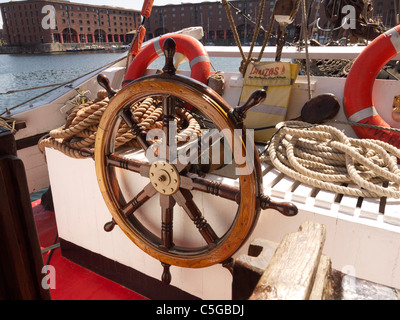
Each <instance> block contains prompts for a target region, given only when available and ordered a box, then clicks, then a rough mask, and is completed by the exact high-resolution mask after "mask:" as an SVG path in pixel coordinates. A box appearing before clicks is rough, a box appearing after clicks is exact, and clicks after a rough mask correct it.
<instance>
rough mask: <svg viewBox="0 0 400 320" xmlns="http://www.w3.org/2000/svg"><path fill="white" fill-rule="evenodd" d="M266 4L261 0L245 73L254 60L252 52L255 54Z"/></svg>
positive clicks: (245, 64)
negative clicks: (254, 50)
mask: <svg viewBox="0 0 400 320" xmlns="http://www.w3.org/2000/svg"><path fill="white" fill-rule="evenodd" d="M264 6H265V0H261V4H260V12H259V14H258V20H257V26H256V28H255V29H254V35H253V41H252V43H251V47H250V51H249V54H248V57H247V60H246V62H245V63H244V68H243V70H244V73H246V70H247V67H248V65H249V63H250V61H251V60H252V57H251V56H252V54H253V49H254V45H255V44H256V42H257V38H258V35H259V33H260V29H261V21H262V17H263V14H264Z"/></svg>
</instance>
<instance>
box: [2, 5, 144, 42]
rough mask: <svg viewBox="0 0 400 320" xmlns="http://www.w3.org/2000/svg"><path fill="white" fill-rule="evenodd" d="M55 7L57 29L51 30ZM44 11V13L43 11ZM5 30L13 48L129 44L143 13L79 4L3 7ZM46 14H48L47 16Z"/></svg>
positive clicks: (7, 39) (55, 27)
mask: <svg viewBox="0 0 400 320" xmlns="http://www.w3.org/2000/svg"><path fill="white" fill-rule="evenodd" d="M45 6H53V7H54V12H55V22H56V23H55V26H54V28H53V26H51V24H50V23H51V19H50V17H51V11H47V10H46V9H47V8H48V7H46V8H44V7H45ZM42 10H43V11H42ZM1 12H2V17H3V30H4V33H5V35H6V41H7V43H8V45H10V46H25V45H35V44H40V43H94V42H103V43H114V42H124V43H127V42H129V40H130V39H128V38H127V35H128V34H129V33H130V32H132V31H133V30H136V28H137V25H138V24H139V23H140V21H141V17H140V12H139V11H137V10H129V9H123V8H118V7H108V6H96V5H85V4H78V3H73V2H69V1H61V0H53V1H48V0H33V1H30V0H28V1H18V2H8V3H3V4H1ZM43 12H44V13H43Z"/></svg>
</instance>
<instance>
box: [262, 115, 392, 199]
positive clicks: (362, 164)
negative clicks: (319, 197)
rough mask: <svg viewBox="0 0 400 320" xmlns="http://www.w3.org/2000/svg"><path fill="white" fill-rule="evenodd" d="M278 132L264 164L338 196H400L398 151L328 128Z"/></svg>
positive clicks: (286, 126)
mask: <svg viewBox="0 0 400 320" xmlns="http://www.w3.org/2000/svg"><path fill="white" fill-rule="evenodd" d="M277 128H278V130H277V132H276V133H275V135H274V136H273V137H272V138H271V140H270V144H269V145H268V146H267V149H266V150H265V153H264V154H263V155H262V156H261V160H263V161H270V162H271V163H272V164H273V165H274V166H275V167H276V168H277V169H278V170H280V171H281V172H282V173H284V174H286V175H287V176H289V177H291V178H293V179H295V180H297V181H299V182H302V183H304V184H307V185H310V186H313V187H317V188H320V189H324V190H329V191H332V192H335V193H338V194H345V195H351V196H358V197H390V198H396V199H399V198H400V191H399V186H400V170H399V168H398V166H397V160H398V159H399V158H400V150H399V149H397V148H396V147H394V146H392V145H390V144H388V143H386V142H383V141H380V140H369V139H353V138H349V137H347V136H346V135H345V134H344V133H343V132H342V131H340V130H338V129H336V128H335V127H332V126H327V125H312V124H309V123H305V122H301V121H287V122H282V123H280V124H278V125H277ZM352 185H356V186H358V187H359V188H358V187H354V186H352Z"/></svg>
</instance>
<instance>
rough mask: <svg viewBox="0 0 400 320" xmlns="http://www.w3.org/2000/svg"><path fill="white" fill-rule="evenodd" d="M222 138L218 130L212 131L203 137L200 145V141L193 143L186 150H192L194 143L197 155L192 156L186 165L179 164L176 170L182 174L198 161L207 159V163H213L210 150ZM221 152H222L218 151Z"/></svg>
mask: <svg viewBox="0 0 400 320" xmlns="http://www.w3.org/2000/svg"><path fill="white" fill-rule="evenodd" d="M221 139H222V136H221V134H220V132H219V131H218V130H212V131H211V132H210V133H209V134H207V135H205V136H203V137H202V138H201V139H200V143H199V142H198V141H194V142H191V143H190V144H189V145H188V147H187V148H186V150H189V149H190V148H193V143H196V144H197V153H196V152H194V153H192V154H190V156H189V157H188V158H187V159H186V161H185V163H181V162H180V163H178V164H177V165H176V169H177V170H178V171H179V172H182V171H183V170H184V169H185V168H187V167H188V166H189V165H190V164H191V163H194V162H195V161H196V160H200V161H201V159H204V158H205V159H207V161H212V159H209V156H210V151H209V148H210V146H211V144H212V143H215V142H217V141H218V140H221ZM218 151H220V150H218Z"/></svg>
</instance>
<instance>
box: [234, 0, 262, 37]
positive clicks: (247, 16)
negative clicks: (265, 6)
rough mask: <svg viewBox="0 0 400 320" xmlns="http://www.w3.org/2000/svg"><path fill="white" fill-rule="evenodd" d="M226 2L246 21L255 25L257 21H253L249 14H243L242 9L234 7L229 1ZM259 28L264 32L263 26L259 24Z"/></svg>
mask: <svg viewBox="0 0 400 320" xmlns="http://www.w3.org/2000/svg"><path fill="white" fill-rule="evenodd" d="M264 2H265V1H264ZM228 4H229V5H230V6H231V7H232V9H234V10H235V11H236V14H240V15H241V16H242V17H244V18H245V19H246V20H247V21H249V22H251V23H252V24H254V25H257V23H258V22H255V21H253V20H252V19H251V16H250V15H249V14H244V13H243V11H242V10H240V9H239V8H236V7H235V6H234V5H233V4H232V3H231V2H228ZM260 29H261V30H262V31H264V32H265V29H264V27H263V26H262V25H260Z"/></svg>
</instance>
